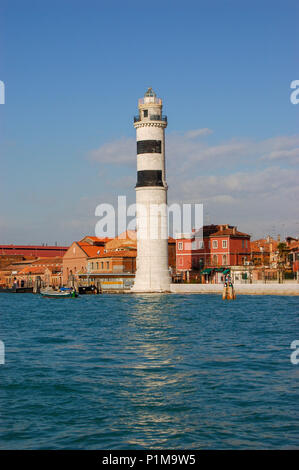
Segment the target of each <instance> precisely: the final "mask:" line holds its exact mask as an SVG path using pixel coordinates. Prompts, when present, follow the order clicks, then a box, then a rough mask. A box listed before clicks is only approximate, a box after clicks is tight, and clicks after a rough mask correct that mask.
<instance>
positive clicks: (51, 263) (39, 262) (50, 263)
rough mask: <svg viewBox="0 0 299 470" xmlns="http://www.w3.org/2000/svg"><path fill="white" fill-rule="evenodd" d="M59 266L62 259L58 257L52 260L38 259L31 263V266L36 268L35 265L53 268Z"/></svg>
mask: <svg viewBox="0 0 299 470" xmlns="http://www.w3.org/2000/svg"><path fill="white" fill-rule="evenodd" d="M57 264H58V265H61V264H62V258H61V257H60V256H59V257H52V258H39V259H37V260H36V261H33V262H32V264H31V265H32V266H37V265H42V266H43V265H47V266H55V265H57Z"/></svg>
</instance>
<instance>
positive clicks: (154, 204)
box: [132, 88, 170, 292]
mask: <svg viewBox="0 0 299 470" xmlns="http://www.w3.org/2000/svg"><path fill="white" fill-rule="evenodd" d="M138 109H139V115H138V116H136V117H135V118H134V127H135V129H136V140H137V184H136V205H137V208H136V229H137V269H136V276H135V282H134V286H133V287H132V292H169V291H170V275H169V269H168V217H167V184H166V175H165V132H164V130H165V128H166V126H167V117H166V116H163V115H162V100H161V99H160V98H157V96H156V93H154V92H153V90H152V89H151V88H149V89H148V90H147V92H146V93H145V95H144V98H141V99H140V100H139V102H138Z"/></svg>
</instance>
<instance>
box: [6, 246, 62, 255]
mask: <svg viewBox="0 0 299 470" xmlns="http://www.w3.org/2000/svg"><path fill="white" fill-rule="evenodd" d="M67 250H68V246H57V245H0V255H19V256H26V257H28V256H31V257H34V258H48V257H51V256H53V257H57V256H63V255H64V254H65V253H66V251H67Z"/></svg>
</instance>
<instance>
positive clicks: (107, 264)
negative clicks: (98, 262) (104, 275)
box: [106, 261, 109, 269]
mask: <svg viewBox="0 0 299 470" xmlns="http://www.w3.org/2000/svg"><path fill="white" fill-rule="evenodd" d="M106 266H107V269H109V261H107V263H106Z"/></svg>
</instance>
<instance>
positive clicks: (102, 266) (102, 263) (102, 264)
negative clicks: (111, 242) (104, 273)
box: [101, 261, 104, 269]
mask: <svg viewBox="0 0 299 470" xmlns="http://www.w3.org/2000/svg"><path fill="white" fill-rule="evenodd" d="M101 269H104V262H103V261H101Z"/></svg>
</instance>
